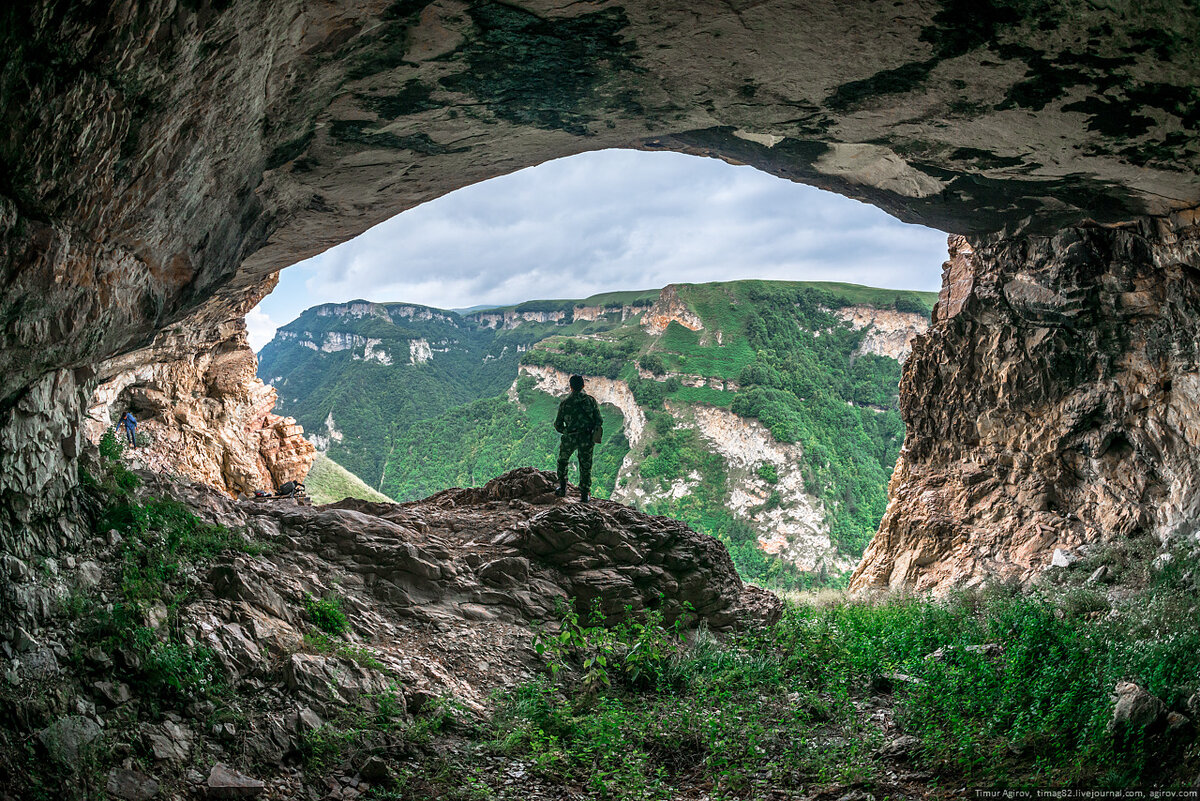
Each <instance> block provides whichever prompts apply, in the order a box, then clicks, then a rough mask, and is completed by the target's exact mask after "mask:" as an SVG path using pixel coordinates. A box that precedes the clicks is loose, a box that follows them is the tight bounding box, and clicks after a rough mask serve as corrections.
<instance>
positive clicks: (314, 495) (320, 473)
mask: <svg viewBox="0 0 1200 801" xmlns="http://www.w3.org/2000/svg"><path fill="white" fill-rule="evenodd" d="M304 488H305V490H306V491H307V492H308V497H310V498H311V499H312V502H313V503H315V504H325V503H336V502H337V501H340V500H342V499H343V498H360V499H362V500H364V501H380V502H385V503H386V502H390V501H391V500H392V499H391V498H389V497H388V496H386V495H384V494H383V493H382V492H378V491H376V490H374V489H372V488H371V487H369V486H367V484H366V483H365V482H364V481H363V480H362V479H360V478H359V477H358V476H356V475H354V474H353V473H351V472H350V471H349V470H347V469H346V468H344V467H342V466H341V465H340V464H338V463H337V462H335V461H333V460H332V459H330V458H329V457H328V456H326V455H325V454H323V453H320V452H318V453H317V455H316V459H315V460H314V461H313V466H312V469H311V470H309V471H308V476H307V477H306V478H305V479H304Z"/></svg>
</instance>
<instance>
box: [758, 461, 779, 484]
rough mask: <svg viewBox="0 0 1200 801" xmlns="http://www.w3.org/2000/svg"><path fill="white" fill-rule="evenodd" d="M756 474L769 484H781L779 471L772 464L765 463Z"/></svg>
mask: <svg viewBox="0 0 1200 801" xmlns="http://www.w3.org/2000/svg"><path fill="white" fill-rule="evenodd" d="M755 472H756V473H757V474H758V477H759V478H761V479H762V480H763V481H765V482H767V483H768V484H778V483H779V469H778V468H777V467H775V465H774V464H773V463H771V462H763V463H762V464H760V465H759V466H758V470H756V471H755Z"/></svg>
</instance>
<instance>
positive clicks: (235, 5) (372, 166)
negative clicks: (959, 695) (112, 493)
mask: <svg viewBox="0 0 1200 801" xmlns="http://www.w3.org/2000/svg"><path fill="white" fill-rule="evenodd" d="M984 11H985V13H980V11H979V9H978V8H976V7H975V5H974V4H967V3H958V2H945V3H938V4H929V3H925V2H917V0H906V1H902V2H898V3H890V4H884V3H870V4H849V5H847V4H838V3H829V4H813V3H788V2H779V3H758V4H755V3H749V4H746V3H716V4H713V5H711V6H702V7H697V6H695V4H691V3H686V4H685V3H680V4H676V5H663V4H662V3H657V2H641V0H628V1H626V2H612V1H608V2H602V3H599V4H571V5H567V6H556V5H554V4H551V3H543V2H540V1H539V0H528V1H525V0H523V1H522V2H520V3H505V4H500V3H492V2H479V3H472V4H469V5H467V4H462V3H457V2H454V1H453V0H437V1H436V2H423V0H416V2H409V1H408V0H405V1H404V2H391V0H356V2H349V1H347V2H340V3H328V4H320V5H317V4H306V3H301V2H297V0H258V1H257V2H252V1H251V0H233V1H232V2H227V3H219V4H209V3H204V2H202V3H182V4H174V5H169V4H168V5H163V6H153V7H145V6H141V5H136V4H135V5H132V6H131V5H117V6H112V5H109V6H104V7H93V6H90V5H83V4H54V5H53V6H52V7H43V6H40V5H36V4H33V5H16V6H13V7H11V8H9V9H6V11H5V12H4V14H5V16H4V22H5V23H6V24H5V25H3V26H0V47H2V48H3V50H4V52H5V54H6V56H7V58H6V60H5V63H6V64H7V65H8V68H7V69H6V70H5V71H4V73H3V75H0V99H2V100H3V101H4V102H3V103H0V109H2V111H0V115H2V116H3V118H4V122H5V130H6V131H8V132H9V133H8V135H7V136H6V137H5V138H4V139H3V140H2V142H0V163H2V166H3V170H2V171H0V174H2V175H4V176H5V178H4V181H3V183H0V236H2V239H3V251H2V254H0V275H2V276H3V278H4V283H3V287H2V288H0V320H3V321H4V334H3V339H2V341H0V418H2V419H3V420H4V422H3V427H2V428H0V445H2V446H3V447H0V476H2V478H0V506H3V507H4V508H5V509H6V510H8V513H7V514H6V516H5V519H4V521H3V522H0V529H3V531H0V533H3V534H5V536H7V535H8V533H11V532H18V531H24V527H25V524H26V523H28V522H29V521H30V520H32V519H34V518H37V517H39V516H46V515H50V516H53V515H54V514H56V511H55V510H57V509H61V508H62V505H63V502H64V499H65V498H66V497H67V495H68V493H69V489H70V486H71V484H72V483H73V476H74V475H75V470H74V465H75V462H76V458H77V456H78V454H79V452H80V448H81V438H80V430H79V421H80V420H81V419H82V418H83V417H84V408H83V407H84V406H85V404H86V400H87V397H88V393H89V392H90V391H91V389H92V388H94V386H96V385H97V384H98V383H100V382H102V381H103V380H104V378H105V377H106V376H108V375H111V374H113V372H114V371H119V370H120V369H123V367H124V366H125V365H127V364H129V363H131V362H136V361H137V360H146V359H150V358H155V357H157V356H168V355H170V354H187V353H196V352H198V351H204V350H205V348H207V347H208V346H209V345H210V344H211V343H212V342H213V341H216V340H215V339H214V337H215V336H216V334H217V333H218V332H219V331H220V329H221V327H222V326H223V325H226V324H227V323H228V321H229V320H230V319H232V318H236V317H238V316H240V315H241V314H244V312H245V311H246V310H247V309H248V308H251V307H252V306H253V305H254V303H255V302H256V301H257V299H258V298H259V297H261V295H262V294H263V293H264V292H265V291H267V289H268V288H269V285H270V284H271V282H272V281H273V280H274V279H273V276H274V274H275V273H276V272H278V270H279V269H281V268H282V267H284V266H287V265H288V264H291V263H293V262H295V261H296V260H297V258H299V257H303V256H307V255H312V254H313V253H317V252H320V251H322V250H325V249H327V248H328V247H329V246H331V245H333V244H335V243H337V242H340V241H344V240H346V239H348V238H350V237H351V236H353V235H355V234H357V233H360V232H361V231H363V230H365V229H366V228H368V227H370V225H372V224H374V223H375V222H378V221H380V220H382V219H384V218H386V217H390V216H392V215H393V214H395V213H397V212H399V211H402V210H403V209H405V208H411V207H413V206H416V205H418V204H420V203H421V202H424V201H426V200H429V199H431V198H433V197H437V196H439V195H442V194H445V193H446V192H448V191H451V190H452V189H454V188H456V187H458V186H463V185H466V184H471V183H475V182H478V181H480V180H483V179H485V178H487V177H491V176H494V175H499V174H504V173H507V172H511V171H512V170H514V169H517V168H520V167H522V166H526V165H529V164H532V163H536V162H540V161H544V160H546V159H549V158H554V157H557V156H564V155H569V154H572V153H578V152H583V151H587V150H596V149H601V148H605V147H629V148H637V149H663V150H671V151H678V152H685V153H693V154H699V155H709V156H714V157H719V158H724V159H729V160H732V161H736V162H739V163H744V164H749V165H752V166H755V167H758V168H760V169H763V170H765V171H768V172H771V173H773V174H776V175H779V176H781V177H786V178H788V179H790V180H795V181H798V182H801V183H808V184H812V185H817V186H822V187H825V188H829V189H832V190H834V191H837V192H839V193H840V194H846V195H848V196H851V197H856V198H859V199H862V200H864V201H866V202H869V203H872V204H873V205H877V206H880V207H881V208H884V209H885V210H888V211H890V212H892V213H894V214H895V215H896V216H898V217H900V218H901V219H904V220H908V221H915V222H923V223H925V224H927V225H931V226H932V227H936V228H940V229H943V230H957V231H962V232H964V233H966V234H970V235H972V236H984V235H996V234H999V235H1001V236H1003V237H1008V238H1009V239H1010V240H1011V241H1012V242H1013V243H1014V247H1017V245H1018V243H1020V242H1027V241H1032V238H1033V237H1037V236H1041V235H1044V234H1053V233H1055V232H1057V231H1060V230H1062V229H1064V228H1066V227H1070V226H1075V225H1079V224H1081V223H1089V222H1097V223H1102V224H1113V223H1130V222H1131V221H1136V220H1139V219H1142V218H1144V217H1145V216H1146V215H1150V216H1153V217H1156V218H1157V219H1158V222H1156V223H1153V224H1156V225H1157V224H1160V223H1161V224H1162V225H1164V226H1166V228H1165V229H1164V230H1166V229H1171V227H1172V226H1175V229H1178V224H1177V223H1176V221H1175V220H1176V218H1178V219H1180V220H1183V222H1184V223H1187V221H1188V220H1191V224H1194V222H1195V221H1194V218H1193V217H1187V215H1186V213H1185V214H1184V217H1179V214H1180V213H1183V212H1184V211H1185V210H1187V209H1191V208H1194V207H1195V206H1196V205H1197V203H1198V202H1200V179H1198V177H1197V176H1198V174H1200V152H1198V151H1197V149H1196V148H1195V141H1196V140H1195V137H1194V136H1193V135H1192V134H1193V133H1194V131H1195V128H1196V125H1197V119H1198V118H1197V115H1196V103H1197V100H1196V89H1195V87H1196V86H1197V85H1198V83H1200V81H1198V80H1197V78H1198V76H1200V62H1198V60H1200V50H1198V49H1197V48H1194V47H1192V46H1191V43H1193V42H1195V41H1196V40H1197V38H1200V37H1198V31H1197V25H1200V22H1198V21H1197V19H1196V17H1195V15H1194V14H1192V13H1190V9H1188V8H1187V4H1185V3H1174V4H1171V3H1169V4H1168V5H1167V6H1166V7H1162V6H1156V7H1153V8H1151V7H1149V6H1137V7H1133V8H1116V9H1108V8H1101V9H1097V8H1090V7H1089V8H1088V9H1087V10H1086V11H1083V10H1077V9H1072V8H1069V7H1068V8H1053V9H1047V8H1045V7H1042V6H1036V5H1034V6H1028V5H1020V6H1012V5H1009V4H1007V3H999V2H997V3H989V4H986V8H985V9H984ZM1146 31H1154V32H1155V35H1154V41H1155V42H1156V43H1157V44H1156V45H1154V46H1151V47H1146V46H1144V42H1145V39H1146V37H1145V36H1144V33H1145V32H1146ZM150 32H152V33H150ZM1137 224H1138V225H1141V223H1137ZM1173 230H1174V229H1173ZM1093 244H1095V243H1094V241H1093ZM1110 244H1111V243H1110ZM1021 246H1022V247H1023V246H1024V245H1021ZM1097 247H1099V246H1097ZM1171 247H1175V246H1174V245H1171ZM1190 259H1191V257H1190V256H1187V255H1186V254H1184V255H1183V256H1181V257H1180V259H1179V260H1180V261H1183V262H1188V261H1189V260H1190ZM1052 283H1053V282H1051V284H1052ZM968 311H969V310H968ZM18 536H24V535H23V534H21V535H18ZM921 558H925V557H924V556H922V557H921Z"/></svg>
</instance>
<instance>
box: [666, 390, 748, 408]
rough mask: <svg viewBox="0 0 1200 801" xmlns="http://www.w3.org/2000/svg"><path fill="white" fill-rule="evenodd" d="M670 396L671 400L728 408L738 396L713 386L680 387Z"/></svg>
mask: <svg viewBox="0 0 1200 801" xmlns="http://www.w3.org/2000/svg"><path fill="white" fill-rule="evenodd" d="M669 397H670V398H671V400H676V401H679V402H681V403H696V404H703V405H706V406H719V407H720V408H722V409H728V408H729V407H730V406H732V405H733V399H734V398H736V397H737V393H736V392H727V391H725V390H723V389H713V388H712V387H680V388H679V389H677V390H675V391H674V392H672V393H671V394H670V396H669Z"/></svg>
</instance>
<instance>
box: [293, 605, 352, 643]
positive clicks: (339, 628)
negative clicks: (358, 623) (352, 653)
mask: <svg viewBox="0 0 1200 801" xmlns="http://www.w3.org/2000/svg"><path fill="white" fill-rule="evenodd" d="M304 608H305V610H306V611H307V612H308V619H309V620H310V621H312V624H313V625H314V626H316V627H317V628H318V629H320V630H321V631H323V632H325V633H326V634H331V635H333V636H335V637H336V636H338V635H339V634H345V633H346V632H348V631H349V630H350V620H349V619H348V618H347V617H346V613H345V612H343V611H342V602H341V599H339V598H338V597H337V596H336V595H326V596H325V597H323V598H315V597H313V596H312V595H309V596H308V597H307V598H305V600H304Z"/></svg>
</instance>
